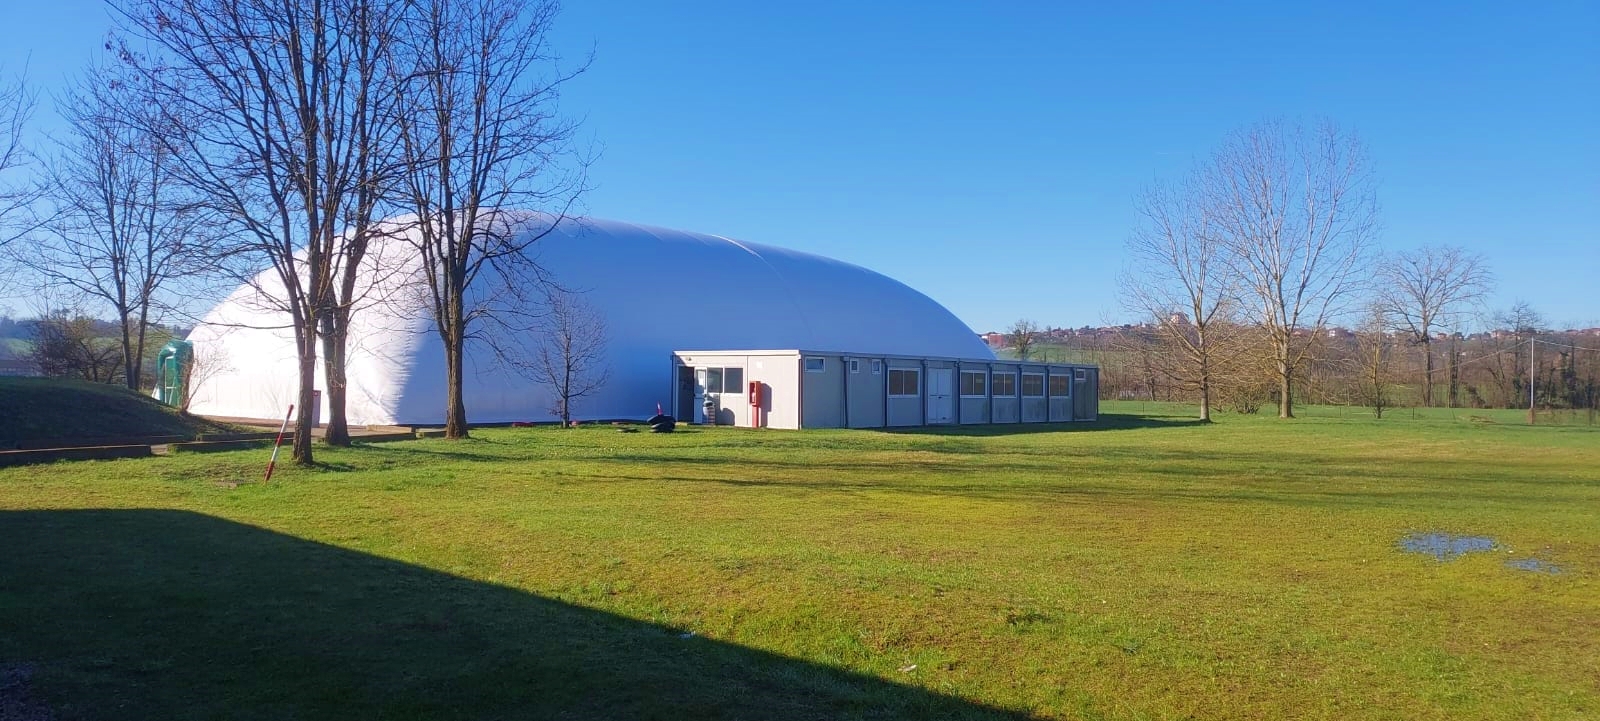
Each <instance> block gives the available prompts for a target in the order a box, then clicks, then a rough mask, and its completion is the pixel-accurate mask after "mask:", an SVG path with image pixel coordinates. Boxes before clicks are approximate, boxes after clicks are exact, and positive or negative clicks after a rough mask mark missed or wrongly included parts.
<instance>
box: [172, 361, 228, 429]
mask: <svg viewBox="0 0 1600 721" xmlns="http://www.w3.org/2000/svg"><path fill="white" fill-rule="evenodd" d="M233 370H234V369H233V366H231V365H229V364H228V358H227V356H226V355H225V354H224V353H222V352H220V351H219V350H218V349H217V348H216V347H201V348H195V349H194V355H193V356H192V357H190V358H189V363H188V365H185V366H184V367H183V398H182V400H181V401H180V403H179V406H178V408H179V409H180V410H182V411H184V412H185V413H187V412H188V411H189V403H190V402H192V401H193V400H194V398H195V391H196V390H199V389H200V388H202V387H204V386H205V385H207V384H209V383H210V382H211V381H212V380H214V379H215V378H217V377H218V376H221V375H223V374H225V373H231V372H233Z"/></svg>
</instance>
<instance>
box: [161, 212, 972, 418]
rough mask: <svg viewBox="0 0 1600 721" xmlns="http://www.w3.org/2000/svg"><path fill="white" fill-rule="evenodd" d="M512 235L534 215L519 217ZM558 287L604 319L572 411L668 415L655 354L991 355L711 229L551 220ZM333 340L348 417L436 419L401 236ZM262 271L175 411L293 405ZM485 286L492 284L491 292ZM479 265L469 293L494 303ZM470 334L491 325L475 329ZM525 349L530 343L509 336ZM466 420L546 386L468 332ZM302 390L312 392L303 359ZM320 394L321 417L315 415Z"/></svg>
mask: <svg viewBox="0 0 1600 721" xmlns="http://www.w3.org/2000/svg"><path fill="white" fill-rule="evenodd" d="M521 217H523V218H527V219H529V220H525V221H524V222H526V223H527V227H530V228H532V230H529V231H528V232H539V231H541V230H543V229H545V228H548V223H549V221H548V220H546V219H545V216H539V215H526V216H521ZM534 248H535V249H536V250H535V253H534V254H535V256H536V258H537V261H538V263H539V265H540V266H541V267H543V268H544V269H545V270H546V271H547V272H548V273H549V274H550V277H551V278H553V279H554V280H555V281H556V282H557V283H559V284H560V285H561V286H563V287H566V288H570V289H573V290H575V291H578V292H579V297H580V298H582V300H583V301H584V302H585V303H587V304H588V305H589V306H590V307H591V308H592V309H593V310H594V311H595V312H596V313H597V314H598V315H600V316H601V317H603V318H604V322H605V326H606V330H607V334H606V335H607V339H608V343H607V352H606V361H607V365H608V366H609V372H610V375H609V380H608V381H607V382H606V384H605V386H604V387H603V388H602V389H601V390H600V391H599V392H597V393H596V394H595V395H593V396H591V397H589V398H585V399H583V400H582V401H580V402H578V403H577V404H576V405H575V408H574V414H573V415H574V417H576V418H582V419H595V418H646V417H649V416H651V415H653V414H654V413H655V410H656V404H657V403H660V404H661V406H662V407H663V408H665V409H668V412H670V405H671V400H672V391H673V378H672V361H671V352H672V351H673V350H679V349H696V350H766V349H803V350H814V351H832V352H843V353H851V354H859V355H871V354H891V355H908V356H935V357H948V358H972V359H993V358H994V354H993V353H992V352H991V351H990V350H989V348H988V346H987V345H986V344H984V343H983V342H982V341H980V340H979V339H978V338H977V336H976V334H974V333H973V331H972V330H971V329H970V328H968V327H967V326H966V325H965V324H964V323H962V322H961V321H960V320H959V319H957V318H956V317H955V316H954V315H952V314H951V313H950V312H949V311H948V310H946V309H945V308H944V307H943V306H941V305H939V304H938V303H936V302H934V301H933V300H932V299H930V298H928V297H927V296H925V295H923V294H921V293H918V292H917V291H915V290H912V289H911V288H909V287H907V286H905V285H904V284H902V283H900V282H898V281H895V280H893V279H891V278H888V277H886V276H883V275H880V274H878V273H874V272H872V271H870V270H867V269H865V268H861V267H859V266H854V265H850V264H848V263H841V262H839V261H835V260H830V259H827V258H823V257H820V256H816V255H811V254H807V253H800V252H796V251H792V250H785V249H782V248H774V247H771V246H764V245H757V244H754V243H745V242H742V241H735V240H730V239H728V238H722V237H718V236H713V235H703V234H699V233H686V232H682V231H675V230H666V229H662V228H652V227H647V226H641V225H633V224H630V223H621V222H615V221H606V220H593V219H583V220H572V219H568V220H564V221H562V222H561V223H560V225H559V226H558V227H556V228H555V229H553V230H551V231H550V232H549V234H548V235H546V236H545V237H544V238H541V239H540V240H539V241H538V242H537V243H536V244H535V246H534ZM369 261H370V262H367V263H365V264H364V268H363V272H362V274H361V278H362V282H361V286H362V287H363V288H366V289H368V292H367V293H366V295H367V297H368V300H367V301H365V302H364V303H363V304H362V305H361V306H360V307H358V308H357V310H356V312H355V314H354V317H353V319H352V322H351V325H352V328H351V336H350V342H349V358H348V364H347V367H348V373H349V384H350V388H349V396H348V401H347V403H348V405H347V412H348V414H349V416H348V417H349V421H350V423H352V424H356V425H371V424H438V423H443V421H444V406H445V364H444V352H443V348H442V346H441V344H440V342H439V337H438V335H437V333H436V332H435V330H434V325H433V320H432V318H431V315H430V313H429V310H428V304H427V302H426V300H425V299H426V298H427V293H426V291H425V290H424V289H423V288H422V287H421V286H420V285H419V283H420V282H421V278H423V277H424V276H420V275H419V271H420V263H419V261H418V256H417V251H416V250H415V249H414V247H413V246H412V245H411V244H410V243H409V242H408V241H407V240H406V239H405V238H403V237H397V238H391V239H387V240H384V241H382V242H379V243H375V244H374V248H373V249H372V250H371V251H369ZM276 278H277V276H276V272H275V271H273V270H267V271H265V272H263V273H262V274H261V275H260V276H259V277H258V278H257V280H256V282H255V283H254V284H253V285H245V286H242V287H240V288H239V289H238V290H236V291H235V292H234V293H233V294H231V295H230V296H229V297H228V298H227V299H226V300H224V301H223V302H222V303H220V304H219V305H217V307H215V308H213V309H212V310H211V312H210V313H209V314H207V316H206V318H205V320H204V322H202V323H201V324H200V325H199V326H197V327H196V328H195V330H194V332H193V333H191V334H190V335H189V340H190V341H191V342H193V343H194V346H195V358H196V362H197V364H198V368H197V371H196V376H197V377H196V380H197V381H198V382H197V383H196V387H195V388H194V390H193V394H194V399H193V401H192V402H191V405H190V410H191V411H192V412H194V413H199V414H204V415H214V416H236V417H244V418H281V417H282V416H283V414H284V411H285V410H286V409H287V408H288V405H289V404H290V403H291V402H293V401H294V398H295V393H296V390H297V388H298V374H297V372H296V361H295V351H294V334H293V331H292V330H291V329H290V328H288V327H287V326H288V314H287V313H285V312H283V311H282V310H279V308H280V307H281V306H282V302H281V301H279V300H276V298H277V297H279V296H281V295H282V287H283V286H282V283H281V282H278V281H277V280H276ZM495 284H501V286H500V287H494V286H495ZM503 284H504V281H502V280H500V279H499V278H498V277H495V276H493V274H491V273H487V272H486V273H485V274H484V275H483V277H481V278H480V282H479V283H478V285H479V286H483V287H474V288H473V289H472V290H473V292H474V294H476V295H478V296H480V297H484V296H487V295H492V296H495V297H503V296H506V295H508V294H506V293H504V292H503V291H504V288H503ZM479 330H480V331H482V332H486V333H503V332H505V331H502V330H499V329H497V328H495V327H494V326H491V325H480V326H479ZM519 340H520V341H522V343H521V344H520V345H523V346H524V347H527V346H530V345H531V344H533V343H537V342H538V341H539V339H538V338H535V337H531V336H530V337H525V338H521V339H519ZM467 354H468V356H469V358H468V362H467V364H466V372H465V376H466V378H465V381H464V387H465V393H466V406H467V416H468V419H469V420H470V421H471V422H474V423H496V422H508V421H546V420H553V419H554V418H555V416H553V415H552V414H551V412H550V408H551V405H552V403H551V400H552V398H551V393H550V390H549V389H548V388H546V387H543V386H541V385H540V384H538V383H536V382H535V381H533V380H530V379H529V378H527V377H525V376H524V375H522V374H519V373H518V372H517V371H515V370H514V369H512V368H510V367H509V366H507V365H506V364H504V363H502V362H501V361H499V360H497V359H496V357H495V353H494V352H493V350H492V348H490V347H489V346H488V344H487V343H485V342H484V341H481V340H474V341H469V342H468V345H467ZM317 370H318V374H317V387H318V388H326V381H325V380H324V379H323V377H322V359H321V358H320V348H319V358H318V369H317ZM326 402H327V401H326V398H325V397H324V400H323V403H324V408H323V413H322V418H324V419H326V418H327V412H326Z"/></svg>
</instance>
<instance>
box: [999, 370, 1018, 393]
mask: <svg viewBox="0 0 1600 721" xmlns="http://www.w3.org/2000/svg"><path fill="white" fill-rule="evenodd" d="M994 394H995V395H997V396H1014V395H1016V394H1017V374H1016V373H1013V372H1010V371H1007V372H1005V373H996V374H994Z"/></svg>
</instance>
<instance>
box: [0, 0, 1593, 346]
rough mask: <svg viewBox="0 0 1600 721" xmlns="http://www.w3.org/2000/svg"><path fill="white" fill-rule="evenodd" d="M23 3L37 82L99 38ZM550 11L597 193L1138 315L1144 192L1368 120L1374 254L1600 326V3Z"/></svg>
mask: <svg viewBox="0 0 1600 721" xmlns="http://www.w3.org/2000/svg"><path fill="white" fill-rule="evenodd" d="M18 5H23V7H20V8H13V9H9V10H8V11H7V13H6V14H7V15H8V17H7V20H6V22H5V24H4V26H3V27H0V64H3V65H4V66H5V67H6V69H7V70H8V71H14V70H16V69H17V68H19V67H21V66H22V65H23V64H24V63H27V65H28V68H29V75H30V77H31V79H32V80H33V81H34V82H35V84H36V85H38V86H40V87H41V88H44V89H46V90H48V89H49V87H51V86H52V85H53V84H55V83H58V82H59V80H60V78H61V77H63V76H64V75H65V74H68V73H71V72H73V71H74V69H75V68H76V67H78V66H79V65H81V64H82V63H83V62H84V61H86V60H88V59H89V58H91V57H93V56H94V54H95V53H96V52H97V51H98V48H99V47H100V44H101V41H102V39H103V38H104V34H105V30H106V27H107V25H108V21H107V19H106V17H107V16H106V13H105V10H104V9H103V7H102V6H101V5H100V4H99V3H97V2H90V1H88V0H57V1H56V2H50V3H37V4H35V3H18ZM1202 5H1203V7H1202ZM559 22H560V24H559V26H558V28H557V32H556V36H557V38H558V41H559V43H560V46H561V47H562V48H563V50H564V52H565V54H566V55H567V56H568V57H570V58H578V57H581V56H582V55H584V54H585V53H587V52H588V51H589V50H590V49H591V48H592V49H593V51H594V61H593V63H592V65H591V66H590V68H589V72H588V73H587V74H585V75H584V76H582V77H581V78H579V79H578V80H576V81H575V82H574V83H573V84H572V85H571V86H570V88H569V89H568V90H567V92H566V94H565V97H564V100H563V105H564V107H565V108H566V110H567V111H568V112H569V113H571V114H573V115H575V116H579V117H582V118H583V133H584V135H585V137H586V138H589V139H592V141H593V142H594V143H595V144H596V146H597V147H598V148H599V149H600V150H601V151H602V155H601V157H600V160H599V162H598V163H596V165H595V166H594V167H593V169H592V179H593V182H594V183H595V184H596V187H595V189H594V190H593V191H592V192H591V193H590V194H589V195H588V197H587V199H586V201H585V204H586V209H587V211H588V212H590V213H591V214H593V215H595V216H598V217H607V218H616V219H620V220H630V221H635V222H641V223H649V224H655V225H662V226H667V227H674V228H681V229H685V230H696V231H702V232H708V233H717V234H721V235H727V236H732V237H736V238H740V239H744V240H751V241H756V242H761V243H769V244H773V245H781V246H786V247H791V248H797V249H801V250H807V251H811V252H816V253H821V254H823V255H828V256H832V257H836V258H840V259H842V260H847V261H850V262H854V263H858V264H861V265H864V266H867V267H869V268H872V269H874V270H877V271H880V272H882V273H885V274H887V275H890V276H892V277H895V278H897V279H899V280H902V281H904V282H906V283H907V284H909V285H911V286H912V287H915V288H917V289H918V290H921V291H923V292H925V293H927V294H928V295H930V296H932V297H933V298H935V299H936V300H938V301H940V302H942V303H943V304H945V305H946V306H947V307H949V308H950V309H951V310H952V311H954V312H955V313H956V315H958V316H959V317H961V318H962V319H963V320H965V321H966V322H967V323H968V324H969V325H971V326H972V327H973V329H974V330H977V331H985V330H991V329H999V328H1001V327H1003V326H1005V325H1007V324H1009V323H1010V322H1011V321H1013V320H1016V319H1017V318H1019V317H1027V318H1031V319H1033V320H1035V321H1037V322H1039V323H1040V324H1042V325H1058V326H1060V325H1067V326H1079V325H1085V324H1090V325H1097V324H1100V323H1102V322H1105V321H1110V320H1123V319H1126V318H1127V315H1126V314H1125V313H1124V312H1123V311H1122V310H1121V309H1120V308H1119V307H1118V306H1117V303H1116V301H1115V277H1116V275H1117V273H1118V271H1119V270H1120V269H1121V268H1122V265H1123V262H1124V254H1123V250H1122V247H1123V242H1124V240H1125V239H1126V237H1127V235H1128V233H1129V230H1130V229H1131V227H1132V224H1133V223H1134V213H1133V206H1132V200H1131V199H1132V197H1133V195H1134V194H1135V193H1136V192H1137V191H1138V189H1139V188H1140V186H1141V185H1143V184H1145V183H1147V182H1149V181H1150V180H1152V179H1155V178H1158V177H1163V176H1172V175H1175V174H1177V173H1179V172H1181V171H1182V170H1183V169H1184V168H1186V167H1187V166H1188V165H1189V164H1190V163H1191V162H1192V159H1193V158H1195V157H1197V156H1201V155H1204V154H1205V153H1207V152H1208V151H1209V150H1210V149H1211V148H1212V147H1213V146H1214V145H1215V144H1216V143H1217V142H1218V141H1219V140H1220V139H1221V138H1222V136H1223V135H1224V134H1225V133H1227V132H1228V131H1229V130H1231V129H1233V128H1236V127H1238V126H1241V125H1246V124H1249V123H1251V122H1254V121H1257V120H1259V119H1262V118H1266V117H1274V116H1284V117H1290V118H1294V117H1308V118H1309V117H1314V116H1326V117H1329V118H1332V119H1334V120H1335V121H1337V122H1339V123H1340V124H1342V125H1345V126H1348V127H1350V128H1353V129H1355V130H1356V131H1357V132H1358V133H1360V134H1361V135H1362V137H1363V138H1364V139H1365V140H1366V142H1367V144H1368V146H1369V148H1370V151H1371V154H1372V156H1373V160H1374V161H1375V164H1376V168H1377V171H1378V174H1379V177H1380V178H1381V186H1380V200H1381V203H1382V206H1383V223H1384V232H1383V236H1382V241H1383V245H1384V246H1385V247H1386V248H1390V249H1400V248H1409V247H1414V246H1418V245H1422V244H1429V243H1433V244H1454V245H1461V246H1464V247H1466V248H1469V249H1471V250H1473V251H1476V252H1478V253H1481V254H1483V255H1484V256H1486V257H1487V258H1488V260H1489V262H1490V265H1491V267H1492V268H1493V269H1494V271H1495V274H1496V276H1497V278H1498V281H1499V289H1498V291H1497V293H1496V294H1495V297H1494V298H1492V299H1491V304H1492V305H1494V306H1496V307H1502V306H1506V305H1509V304H1510V303H1511V302H1513V301H1514V300H1516V299H1523V300H1526V301H1528V302H1530V303H1531V304H1533V305H1534V307H1536V308H1537V309H1539V310H1540V311H1541V312H1543V313H1544V314H1545V316H1546V317H1547V318H1548V319H1550V320H1551V321H1553V322H1555V323H1557V324H1563V325H1565V324H1582V325H1600V294H1597V293H1596V291H1595V286H1596V282H1597V280H1600V3H1595V2H1538V3H1448V4H1447V3H1437V4H1434V3H1372V4H1361V3H1316V4H1307V5H1305V6H1298V7H1297V6H1291V5H1290V4H1288V3H1265V2H1263V3H1226V4H1222V3H1207V4H1199V3H1195V4H1190V3H1183V4H1177V3H1174V4H1172V5H1171V6H1162V5H1136V4H1131V3H1094V4H1088V3H1085V4H1069V3H988V4H978V3H954V2H952V3H931V2H929V3H842V2H841V3H830V2H809V3H796V4H787V3H760V2H726V3H721V2H697V3H629V2H611V1H606V0H596V1H592V2H572V3H569V4H568V5H567V6H566V7H565V8H564V10H563V13H562V16H561V18H560V21H559ZM50 114H51V110H50V109H49V107H48V104H47V107H45V108H44V109H43V112H42V113H41V116H43V117H41V118H40V120H41V123H40V125H41V126H47V125H48V123H49V122H51V118H50V117H49V116H50ZM669 282H671V279H666V278H663V279H662V283H663V284H664V285H665V284H668V283H669ZM683 285H684V286H685V287H691V288H692V287H693V279H688V281H687V282H685V283H683Z"/></svg>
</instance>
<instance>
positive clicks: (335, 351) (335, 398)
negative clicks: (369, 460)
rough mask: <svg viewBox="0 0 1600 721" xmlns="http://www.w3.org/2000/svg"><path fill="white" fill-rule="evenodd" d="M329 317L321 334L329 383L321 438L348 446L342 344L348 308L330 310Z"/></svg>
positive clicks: (334, 443)
mask: <svg viewBox="0 0 1600 721" xmlns="http://www.w3.org/2000/svg"><path fill="white" fill-rule="evenodd" d="M328 319H329V321H330V322H329V323H327V324H326V328H325V330H326V332H325V333H324V334H323V336H322V354H323V356H324V360H323V371H322V373H323V376H324V377H325V378H326V379H327V383H328V388H327V393H328V427H327V430H326V431H325V432H324V433H323V434H322V441H323V442H324V443H327V444H328V445H330V446H345V447H348V446H349V445H350V425H349V423H348V422H347V421H346V411H345V398H346V380H347V377H348V376H347V374H346V372H345V360H346V358H345V346H346V345H347V339H348V337H349V332H348V328H349V327H350V323H349V320H350V318H349V311H347V310H340V309H334V310H330V311H329V318H328Z"/></svg>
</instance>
